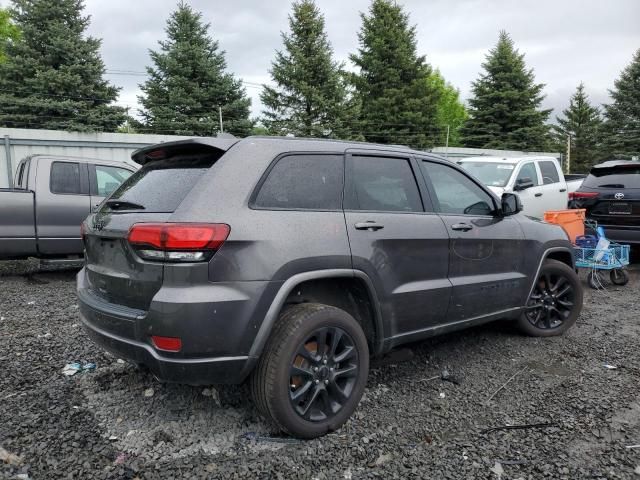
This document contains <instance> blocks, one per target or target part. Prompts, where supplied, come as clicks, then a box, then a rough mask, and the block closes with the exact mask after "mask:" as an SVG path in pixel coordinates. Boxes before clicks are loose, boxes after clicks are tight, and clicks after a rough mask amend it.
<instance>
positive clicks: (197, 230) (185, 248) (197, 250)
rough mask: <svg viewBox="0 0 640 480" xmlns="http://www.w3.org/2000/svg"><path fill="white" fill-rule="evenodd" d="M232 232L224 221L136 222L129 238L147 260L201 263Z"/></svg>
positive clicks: (130, 242)
mask: <svg viewBox="0 0 640 480" xmlns="http://www.w3.org/2000/svg"><path fill="white" fill-rule="evenodd" d="M230 231H231V228H230V227H229V225H227V224H224V223H136V224H135V225H133V226H132V227H131V228H130V229H129V235H128V236H127V240H128V241H129V244H131V246H133V248H134V249H135V250H136V252H137V253H138V255H140V256H141V257H142V258H145V259H147V260H159V261H170V262H199V261H203V260H208V259H209V258H211V256H213V254H214V253H215V252H216V251H217V250H218V249H219V248H220V247H221V246H222V244H223V243H224V242H225V240H226V239H227V237H228V236H229V232H230Z"/></svg>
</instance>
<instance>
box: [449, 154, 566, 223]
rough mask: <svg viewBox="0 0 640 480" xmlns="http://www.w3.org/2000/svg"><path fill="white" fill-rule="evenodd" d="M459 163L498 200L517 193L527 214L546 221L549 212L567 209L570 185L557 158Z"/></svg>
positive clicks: (502, 159) (491, 159)
mask: <svg viewBox="0 0 640 480" xmlns="http://www.w3.org/2000/svg"><path fill="white" fill-rule="evenodd" d="M458 164H459V165H460V166H461V167H462V168H464V169H465V170H467V171H468V172H469V173H471V174H472V175H474V176H475V177H476V178H478V180H480V181H481V182H482V183H484V184H485V185H486V186H487V187H489V188H490V189H491V190H492V191H493V192H494V193H495V194H496V195H497V196H498V198H500V197H501V195H502V194H503V193H505V192H515V193H517V194H518V195H519V196H520V199H521V200H522V206H523V212H524V213H525V215H529V216H531V217H536V218H543V217H544V212H546V211H548V210H564V209H566V208H567V202H568V192H567V183H566V181H565V179H564V175H563V174H562V169H561V168H560V165H559V164H558V161H557V160H556V159H555V158H553V157H534V156H528V157H506V158H502V157H469V158H465V159H462V160H459V161H458Z"/></svg>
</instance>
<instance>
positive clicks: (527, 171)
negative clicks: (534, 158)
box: [516, 162, 540, 185]
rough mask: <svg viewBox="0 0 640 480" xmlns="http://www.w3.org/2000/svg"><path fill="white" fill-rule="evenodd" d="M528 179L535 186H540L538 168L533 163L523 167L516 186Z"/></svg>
mask: <svg viewBox="0 0 640 480" xmlns="http://www.w3.org/2000/svg"><path fill="white" fill-rule="evenodd" d="M527 178H528V179H530V180H531V181H532V182H533V184H534V185H540V182H538V172H536V166H535V164H534V163H533V162H530V163H525V164H524V165H523V166H522V168H521V169H520V173H518V177H517V178H516V185H517V184H518V183H524V180H525V179H527Z"/></svg>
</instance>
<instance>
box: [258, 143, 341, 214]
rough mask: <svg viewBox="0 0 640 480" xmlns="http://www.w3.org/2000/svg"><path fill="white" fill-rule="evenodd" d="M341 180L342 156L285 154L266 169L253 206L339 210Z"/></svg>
mask: <svg viewBox="0 0 640 480" xmlns="http://www.w3.org/2000/svg"><path fill="white" fill-rule="evenodd" d="M343 177H344V160H343V156H342V155H337V154H336V155H331V154H294V155H287V156H286V157H282V158H280V159H279V160H278V161H277V163H276V164H275V165H274V166H273V167H272V168H271V169H270V170H269V173H268V174H267V177H266V179H265V180H264V182H263V183H262V185H261V186H260V188H259V190H258V193H257V195H256V197H255V200H254V202H253V206H254V207H257V208H264V209H283V210H297V209H304V210H340V209H341V208H342V184H343Z"/></svg>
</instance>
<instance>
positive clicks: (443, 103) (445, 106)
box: [427, 70, 469, 147]
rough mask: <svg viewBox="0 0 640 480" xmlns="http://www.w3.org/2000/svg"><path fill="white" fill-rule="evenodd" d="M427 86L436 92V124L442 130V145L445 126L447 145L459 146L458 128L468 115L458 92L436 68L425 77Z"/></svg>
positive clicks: (444, 140)
mask: <svg viewBox="0 0 640 480" xmlns="http://www.w3.org/2000/svg"><path fill="white" fill-rule="evenodd" d="M427 82H428V83H429V88H430V89H432V90H434V91H436V92H438V93H437V98H438V103H437V104H436V125H437V127H438V129H439V130H440V131H441V132H442V137H443V139H442V140H441V141H440V143H441V144H442V145H444V144H445V143H446V133H447V127H448V128H449V145H450V146H454V147H457V146H461V145H462V143H461V139H460V128H461V127H462V125H463V124H464V122H465V120H466V119H467V118H468V117H469V115H468V114H467V109H466V108H465V106H464V104H463V103H462V102H461V101H460V92H459V91H458V89H456V88H455V87H454V86H453V85H451V84H450V83H449V82H447V81H445V79H444V77H443V76H442V74H441V73H440V72H439V71H438V70H434V71H433V72H432V73H431V75H429V77H428V78H427Z"/></svg>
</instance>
